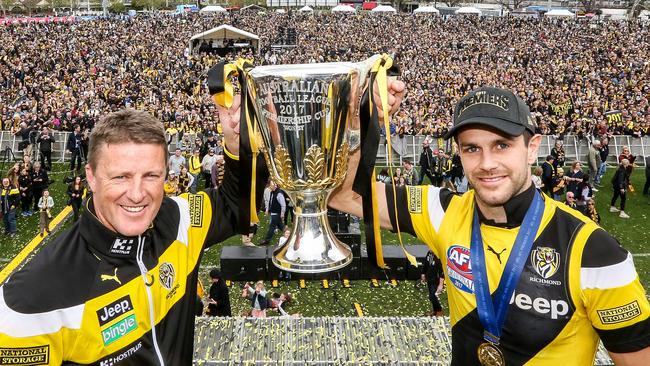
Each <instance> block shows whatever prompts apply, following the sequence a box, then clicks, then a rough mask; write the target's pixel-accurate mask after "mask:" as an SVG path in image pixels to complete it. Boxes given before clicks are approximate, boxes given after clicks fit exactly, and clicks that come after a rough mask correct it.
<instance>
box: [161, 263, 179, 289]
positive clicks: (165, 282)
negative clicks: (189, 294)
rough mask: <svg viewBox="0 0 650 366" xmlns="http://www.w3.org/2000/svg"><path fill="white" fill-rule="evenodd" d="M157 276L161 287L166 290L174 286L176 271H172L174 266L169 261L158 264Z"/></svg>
mask: <svg viewBox="0 0 650 366" xmlns="http://www.w3.org/2000/svg"><path fill="white" fill-rule="evenodd" d="M158 278H160V284H161V285H162V287H164V288H166V289H167V290H171V289H172V286H174V280H175V279H176V271H174V266H172V265H171V263H168V262H165V263H163V264H161V265H160V269H159V271H158Z"/></svg>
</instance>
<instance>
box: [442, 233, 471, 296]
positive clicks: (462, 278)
mask: <svg viewBox="0 0 650 366" xmlns="http://www.w3.org/2000/svg"><path fill="white" fill-rule="evenodd" d="M469 253H470V252H469V249H468V248H465V247H463V246H460V245H452V246H451V247H450V248H449V249H447V275H448V276H449V280H450V281H451V283H452V284H454V286H456V287H457V288H458V289H459V290H461V291H465V292H467V293H469V294H473V293H474V276H473V275H472V265H471V263H470V255H469Z"/></svg>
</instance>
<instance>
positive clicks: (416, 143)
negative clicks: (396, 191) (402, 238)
mask: <svg viewBox="0 0 650 366" xmlns="http://www.w3.org/2000/svg"><path fill="white" fill-rule="evenodd" d="M69 134H70V133H69V132H53V133H52V136H53V137H54V139H55V141H56V142H55V143H54V144H53V146H52V160H53V161H56V162H63V161H68V160H69V159H70V154H69V153H66V151H65V147H66V142H67V140H68V137H69ZM188 137H190V140H189V141H193V140H194V135H188ZM424 138H425V136H404V137H403V138H400V137H397V136H395V137H393V138H392V142H393V164H401V163H402V162H403V160H404V159H410V160H411V161H414V162H415V163H416V164H417V163H418V161H419V160H420V153H421V152H422V141H423V140H424ZM563 140H564V149H565V152H566V163H567V164H570V163H571V162H573V161H576V160H578V161H580V162H582V163H586V160H587V159H586V156H587V152H588V151H589V141H588V140H587V139H586V138H578V137H577V136H574V135H569V136H564V139H563ZM20 141H21V139H20V137H19V136H15V135H13V134H11V132H9V131H0V162H7V161H12V160H13V159H14V158H15V159H21V158H22V152H21V151H19V150H18V144H19V143H20ZM555 141H556V138H555V137H554V136H551V135H545V136H543V138H542V146H541V147H540V149H539V154H538V159H537V160H538V163H539V164H541V163H542V162H543V161H544V159H545V158H546V156H547V155H548V154H549V153H550V152H551V149H552V148H553V146H555ZM179 143H180V142H179V141H178V138H174V139H173V140H172V143H171V144H170V145H169V150H170V152H171V151H173V150H174V149H175V148H176V146H177V145H179ZM431 146H432V148H436V147H437V148H442V149H445V150H450V148H449V146H450V145H449V142H446V141H444V140H443V139H441V138H440V139H434V140H433V142H432V144H431ZM623 146H628V147H629V148H630V151H631V152H632V154H633V155H635V156H648V155H650V137H648V136H646V137H641V138H638V137H632V136H613V137H612V138H611V139H610V140H609V152H610V153H609V158H608V159H607V161H608V163H610V164H613V165H615V164H616V159H617V157H618V155H619V154H620V153H621V151H622V150H623ZM34 151H38V146H36V147H34ZM387 161H388V154H387V146H386V140H385V139H382V142H381V143H380V145H379V150H378V151H377V165H386V163H387ZM636 164H637V165H639V166H644V164H645V162H644V159H637V161H636Z"/></svg>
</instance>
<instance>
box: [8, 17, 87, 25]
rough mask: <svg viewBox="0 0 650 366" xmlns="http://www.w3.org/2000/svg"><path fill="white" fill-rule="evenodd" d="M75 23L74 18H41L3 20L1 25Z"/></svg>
mask: <svg viewBox="0 0 650 366" xmlns="http://www.w3.org/2000/svg"><path fill="white" fill-rule="evenodd" d="M74 21H75V17H74V16H69V17H39V18H31V17H24V18H2V19H0V24H2V25H6V24H25V23H71V22H74Z"/></svg>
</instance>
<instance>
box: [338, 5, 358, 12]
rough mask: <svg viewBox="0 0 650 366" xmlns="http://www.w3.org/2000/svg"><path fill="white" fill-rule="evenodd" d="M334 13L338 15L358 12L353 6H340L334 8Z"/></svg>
mask: <svg viewBox="0 0 650 366" xmlns="http://www.w3.org/2000/svg"><path fill="white" fill-rule="evenodd" d="M332 11H333V12H336V13H355V12H356V11H357V10H356V9H355V8H353V7H351V6H348V5H343V4H339V5H337V6H335V7H333V8H332Z"/></svg>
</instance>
